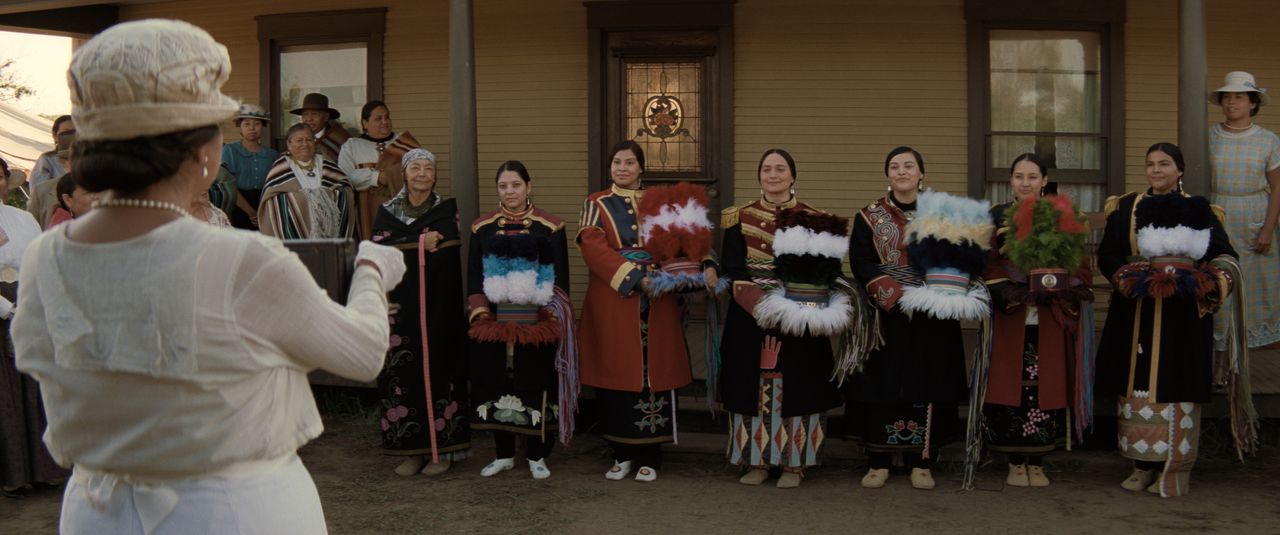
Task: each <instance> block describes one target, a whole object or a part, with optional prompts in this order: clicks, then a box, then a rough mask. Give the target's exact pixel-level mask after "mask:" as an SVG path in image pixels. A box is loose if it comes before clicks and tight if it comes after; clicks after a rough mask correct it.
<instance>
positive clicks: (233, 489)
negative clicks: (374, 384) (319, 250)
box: [13, 20, 405, 534]
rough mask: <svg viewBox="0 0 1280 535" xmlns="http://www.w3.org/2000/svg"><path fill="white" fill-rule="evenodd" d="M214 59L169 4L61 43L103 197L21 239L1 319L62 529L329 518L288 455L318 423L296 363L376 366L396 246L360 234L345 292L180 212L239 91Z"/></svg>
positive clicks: (80, 163)
mask: <svg viewBox="0 0 1280 535" xmlns="http://www.w3.org/2000/svg"><path fill="white" fill-rule="evenodd" d="M230 70H231V63H230V59H229V57H228V55H227V50H226V48H225V47H223V46H222V45H220V44H218V43H216V42H215V41H214V40H213V39H212V38H211V37H209V34H207V33H205V32H204V31H203V30H201V29H199V28H196V27H195V26H192V25H190V24H187V23H184V22H177V21H165V20H146V21H139V22H130V23H126V24H121V25H118V26H115V27H112V28H110V29H108V30H106V31H104V32H102V33H101V34H98V36H96V37H94V38H93V39H92V40H90V41H89V42H88V43H86V44H85V45H84V46H82V47H81V48H80V49H79V50H77V51H76V53H75V56H74V57H73V58H72V61H71V68H70V71H69V73H68V76H67V79H68V83H69V85H70V89H71V101H72V115H73V116H74V117H75V121H76V125H77V126H78V128H79V139H78V140H77V142H76V145H75V148H74V151H75V156H76V157H75V159H74V160H73V162H72V167H73V171H72V172H73V176H75V179H76V181H77V182H78V183H79V184H80V185H81V186H82V187H84V188H85V189H87V190H89V191H90V192H104V193H105V195H104V197H103V199H102V200H101V201H99V202H98V206H97V207H96V208H95V209H94V210H93V211H92V212H90V213H88V214H86V215H85V216H84V217H81V218H77V219H76V220H74V221H71V222H69V223H67V224H65V225H62V226H60V227H58V229H56V230H55V231H52V232H46V233H45V234H43V235H41V236H40V237H39V238H36V240H35V241H34V242H33V243H32V244H31V246H30V247H29V248H28V249H27V252H26V255H25V256H24V257H23V264H22V268H21V270H20V272H19V276H18V277H19V280H20V285H21V287H22V294H21V295H20V296H19V299H18V312H17V316H16V317H15V319H14V323H13V339H14V346H15V349H16V353H17V366H18V369H19V370H21V371H23V372H26V373H29V374H31V376H33V377H35V378H36V380H37V381H39V382H40V385H41V388H42V389H43V394H44V402H45V412H46V414H47V416H48V420H49V429H48V431H47V432H46V433H45V435H44V440H45V444H46V445H47V446H48V448H49V452H50V453H51V454H52V455H53V458H54V460H55V461H57V462H58V464H60V465H62V466H65V467H70V466H72V465H74V466H75V468H74V471H73V472H72V476H71V480H70V482H69V483H68V484H67V488H66V491H65V495H64V497H63V501H62V519H61V526H60V532H61V533H65V534H79V533H113V534H124V533H143V534H150V533H156V534H162V533H173V534H185V533H196V532H199V533H236V534H245V533H262V534H266V533H324V532H325V531H326V528H325V522H324V514H323V511H322V510H321V507H320V498H319V496H318V495H317V493H316V488H315V484H314V483H313V482H312V480H311V476H310V475H309V474H308V473H307V469H306V468H305V467H304V466H303V465H302V462H301V460H299V458H298V455H297V450H298V448H299V447H301V446H302V445H303V444H306V443H307V442H308V441H310V440H311V439H313V438H315V437H316V436H318V435H319V434H320V432H321V431H322V430H323V429H324V426H323V424H321V421H320V416H319V414H318V412H317V411H316V405H315V400H314V399H313V398H312V396H311V390H310V386H309V385H308V383H307V376H306V374H307V372H309V371H311V370H314V369H317V368H321V369H325V370H327V371H330V372H332V373H335V374H337V375H340V376H344V377H348V378H351V379H354V380H357V381H370V380H372V379H373V378H374V377H376V376H377V374H378V371H379V370H380V369H381V368H382V362H383V359H384V355H385V353H386V350H387V345H388V338H389V336H390V331H389V328H388V325H387V298H386V292H387V291H388V290H390V289H391V288H392V287H394V286H395V285H396V284H397V283H398V282H399V281H400V278H401V277H402V276H403V275H404V270H405V267H404V261H403V260H402V258H401V254H400V252H399V251H396V250H395V249H392V248H389V247H384V246H380V245H376V244H373V243H363V244H361V245H360V252H359V254H357V255H356V260H355V268H354V274H353V276H352V280H351V290H350V293H349V294H348V296H347V305H346V306H342V305H339V304H337V303H335V302H333V301H331V300H330V299H329V298H328V297H327V295H326V293H325V292H323V291H321V290H320V289H319V288H318V287H317V286H316V283H315V282H314V280H313V279H312V277H311V274H310V273H309V272H308V271H307V268H306V267H305V266H304V265H303V264H302V262H301V261H299V260H298V257H297V256H296V255H294V254H293V253H291V252H289V251H288V250H287V249H285V248H284V246H283V245H281V244H280V242H279V241H278V240H275V239H271V238H268V237H265V236H259V235H256V234H252V233H248V232H229V231H226V230H224V229H219V228H216V227H214V226H212V225H208V224H206V223H204V222H201V221H197V220H195V219H193V218H191V217H189V216H188V214H187V212H186V210H185V209H184V207H185V206H187V203H188V202H189V200H190V199H191V198H192V197H193V196H194V194H195V193H196V192H198V191H201V190H205V189H208V187H209V184H210V182H211V181H212V180H213V179H214V176H215V173H216V171H217V169H218V166H219V164H220V159H221V153H222V134H221V132H220V131H219V130H218V124H219V123H221V122H223V121H226V120H228V119H230V118H231V117H232V116H233V115H235V113H236V110H237V108H238V107H239V106H238V105H237V104H236V102H235V101H233V100H232V99H231V98H229V97H227V96H226V95H223V94H222V92H221V91H220V89H221V87H222V85H223V83H225V82H226V80H227V77H228V75H229V73H230ZM36 273H39V279H38V280H37V278H36Z"/></svg>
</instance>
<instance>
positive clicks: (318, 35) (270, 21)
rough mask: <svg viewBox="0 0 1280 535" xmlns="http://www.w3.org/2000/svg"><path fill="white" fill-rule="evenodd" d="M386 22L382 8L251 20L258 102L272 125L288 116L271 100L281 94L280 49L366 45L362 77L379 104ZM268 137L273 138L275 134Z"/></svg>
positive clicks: (279, 15) (262, 16) (269, 16)
mask: <svg viewBox="0 0 1280 535" xmlns="http://www.w3.org/2000/svg"><path fill="white" fill-rule="evenodd" d="M386 19H387V8H385V7H378V8H370V9H344V10H337V11H312V12H306V13H281V14H272V15H259V16H257V17H254V20H256V21H257V22H258V99H259V100H258V102H259V103H260V104H261V105H262V106H263V107H266V108H267V109H268V110H269V111H270V113H271V120H272V121H273V123H272V124H280V122H279V121H281V120H282V119H283V117H284V114H285V113H288V111H287V110H280V109H276V108H278V106H276V105H275V104H276V103H277V99H275V98H273V97H274V96H276V95H279V94H280V69H279V58H280V49H281V48H283V47H286V46H291V45H316V44H327V43H350V42H357V41H358V42H364V43H366V44H367V46H368V57H369V60H368V62H367V63H366V66H367V72H366V73H365V78H366V80H367V83H368V88H367V93H368V98H369V100H381V99H382V91H383V80H382V62H383V53H382V52H383V42H384V39H385V34H386V28H387V23H386ZM271 137H272V138H274V137H275V133H274V131H273V132H272V135H271ZM273 140H274V139H273ZM275 141H277V142H278V140H275Z"/></svg>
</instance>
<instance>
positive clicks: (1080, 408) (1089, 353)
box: [1072, 302, 1098, 444]
mask: <svg viewBox="0 0 1280 535" xmlns="http://www.w3.org/2000/svg"><path fill="white" fill-rule="evenodd" d="M1079 325H1080V326H1079V328H1077V329H1076V363H1077V364H1076V378H1075V381H1076V387H1075V394H1076V396H1075V400H1074V401H1075V410H1074V411H1073V412H1075V418H1074V420H1075V421H1074V422H1072V424H1073V425H1074V426H1075V432H1076V435H1075V443H1076V444H1083V443H1084V432H1085V429H1087V428H1090V427H1093V382H1094V374H1095V371H1096V370H1097V368H1096V366H1097V358H1098V352H1097V347H1095V346H1094V343H1093V340H1094V309H1093V303H1092V302H1083V303H1080V324H1079Z"/></svg>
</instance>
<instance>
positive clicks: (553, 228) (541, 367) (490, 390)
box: [467, 208, 573, 458]
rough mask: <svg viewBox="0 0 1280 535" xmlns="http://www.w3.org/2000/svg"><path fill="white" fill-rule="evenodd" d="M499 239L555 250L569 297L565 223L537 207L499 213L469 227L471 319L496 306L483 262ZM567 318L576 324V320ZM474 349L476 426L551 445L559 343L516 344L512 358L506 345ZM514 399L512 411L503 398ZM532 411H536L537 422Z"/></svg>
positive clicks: (559, 278)
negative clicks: (517, 402) (532, 242)
mask: <svg viewBox="0 0 1280 535" xmlns="http://www.w3.org/2000/svg"><path fill="white" fill-rule="evenodd" d="M498 234H515V235H518V236H529V237H531V238H532V239H534V240H537V241H541V242H545V244H546V245H547V246H548V247H549V248H550V250H551V257H552V259H553V265H554V267H555V286H556V287H557V288H559V289H560V290H562V291H564V292H566V293H567V292H568V291H569V252H568V249H567V248H566V247H567V246H566V244H567V240H566V238H565V232H564V222H563V221H561V220H560V219H559V218H557V217H555V216H554V215H551V214H550V213H547V212H545V211H543V210H540V209H537V208H530V209H529V210H528V211H526V212H523V213H520V214H512V213H509V212H505V211H503V210H499V211H495V212H492V213H490V214H487V215H485V216H482V217H480V218H479V219H477V220H476V221H475V223H473V224H472V226H471V252H470V254H469V256H468V257H467V269H468V273H467V294H468V297H467V300H468V305H469V307H470V309H471V315H472V317H475V316H477V315H478V314H479V313H480V312H482V311H483V312H489V313H493V312H494V308H493V307H494V306H495V305H494V303H491V302H489V301H488V299H487V298H486V297H485V292H484V281H485V277H486V273H485V271H484V258H485V256H486V255H488V254H492V251H491V250H490V248H491V246H493V245H494V242H493V241H492V240H493V239H494V236H496V235H498ZM489 275H492V274H489ZM499 306H500V305H499ZM482 309H483V310H482ZM566 319H567V321H573V318H566ZM470 344H471V352H470V356H469V360H470V363H471V389H472V390H471V395H472V400H473V404H474V405H475V407H476V408H477V409H482V410H480V411H478V412H477V414H476V416H475V418H476V419H475V421H474V424H473V425H472V427H473V428H475V429H492V430H494V431H501V432H509V433H519V434H523V435H529V436H533V437H537V438H538V439H539V440H542V441H543V442H546V443H547V444H550V442H551V440H552V439H553V438H554V437H555V432H556V427H557V425H556V422H557V418H558V416H559V389H558V388H557V379H558V376H557V373H556V367H555V360H556V348H557V346H558V342H556V341H552V342H550V343H542V344H519V343H517V344H514V345H513V346H512V356H511V358H510V359H508V357H507V344H506V343H503V342H481V341H477V340H475V339H474V338H473V339H472V340H471V342H470ZM512 397H514V398H516V399H519V400H520V407H518V408H511V407H510V405H512V403H511V402H510V401H504V398H505V399H506V400H511V398H512ZM504 410H505V411H506V412H503V411H504ZM531 411H536V412H537V414H538V417H537V420H536V421H535V420H534V418H533V417H532V414H533V412H531ZM566 417H572V415H567V416H566ZM530 458H535V457H533V456H531V457H530Z"/></svg>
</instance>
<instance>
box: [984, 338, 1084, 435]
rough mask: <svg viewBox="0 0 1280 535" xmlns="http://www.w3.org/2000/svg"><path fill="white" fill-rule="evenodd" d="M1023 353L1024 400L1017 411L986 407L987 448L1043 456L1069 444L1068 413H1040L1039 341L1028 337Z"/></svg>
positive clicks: (1008, 408) (1057, 410)
mask: <svg viewBox="0 0 1280 535" xmlns="http://www.w3.org/2000/svg"><path fill="white" fill-rule="evenodd" d="M1026 341H1027V342H1026V348H1025V349H1024V350H1023V352H1022V397H1021V403H1020V404H1019V405H1018V406H1017V407H1010V406H1008V405H996V404H993V403H987V404H986V405H983V406H982V414H983V419H984V420H985V421H986V426H985V427H986V437H985V440H986V446H987V448H988V449H990V450H991V451H996V452H1002V453H1013V454H1021V455H1028V454H1029V455H1044V454H1046V453H1049V452H1052V451H1053V450H1054V448H1056V447H1058V446H1059V445H1065V444H1066V438H1067V437H1066V433H1067V423H1066V420H1067V410H1066V409H1053V410H1047V411H1042V410H1040V408H1039V407H1040V401H1039V395H1038V394H1039V391H1040V380H1039V379H1040V377H1039V367H1038V363H1039V361H1040V357H1039V354H1038V353H1037V351H1036V343H1037V338H1036V337H1035V336H1030V335H1028V336H1027V338H1026Z"/></svg>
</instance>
